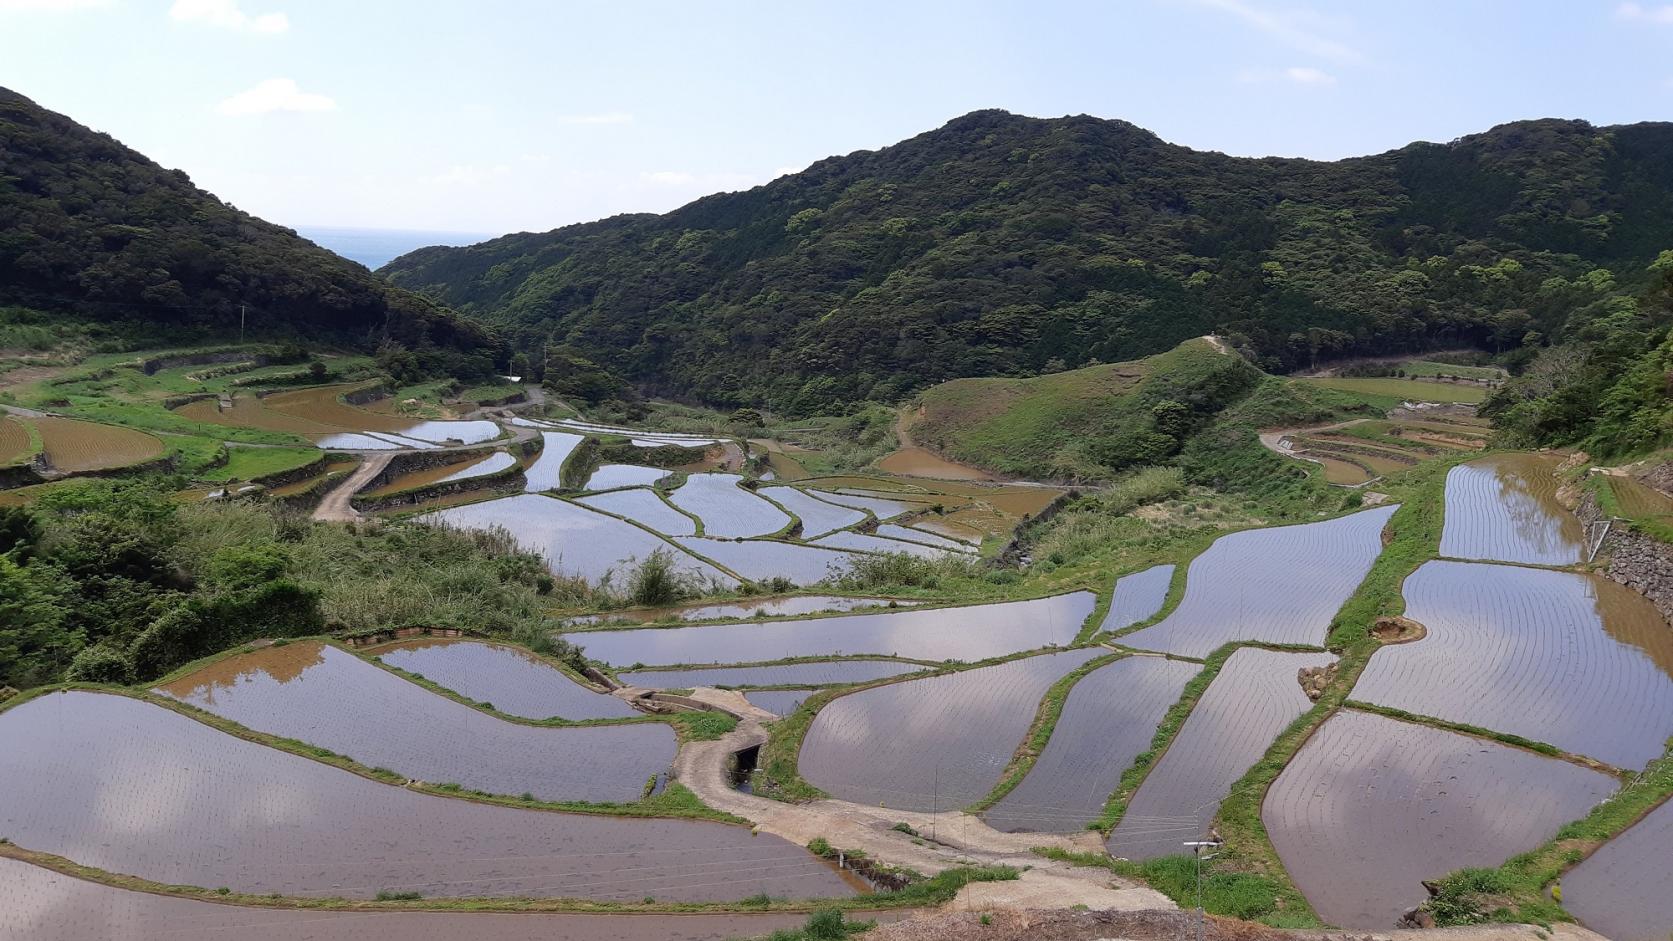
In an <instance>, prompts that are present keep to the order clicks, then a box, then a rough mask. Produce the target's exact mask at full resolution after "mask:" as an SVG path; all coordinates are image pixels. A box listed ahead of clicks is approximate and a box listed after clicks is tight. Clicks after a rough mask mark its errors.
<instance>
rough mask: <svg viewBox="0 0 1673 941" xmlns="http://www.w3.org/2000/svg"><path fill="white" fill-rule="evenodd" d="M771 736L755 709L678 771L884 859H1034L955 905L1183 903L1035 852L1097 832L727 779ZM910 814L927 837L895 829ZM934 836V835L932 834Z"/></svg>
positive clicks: (930, 867) (1088, 846)
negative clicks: (782, 798)
mask: <svg viewBox="0 0 1673 941" xmlns="http://www.w3.org/2000/svg"><path fill="white" fill-rule="evenodd" d="M766 741H767V731H766V728H765V727H763V726H762V724H761V721H760V720H759V719H757V718H755V717H754V716H745V717H744V718H743V719H742V721H740V722H739V723H738V727H737V728H736V729H734V730H733V731H732V732H730V733H728V734H727V735H725V736H724V737H722V738H720V739H718V740H716V741H712V742H688V743H687V744H686V745H685V746H684V747H682V748H681V749H680V752H679V755H678V756H677V757H676V758H675V759H674V777H675V778H676V779H677V780H678V781H679V782H680V783H681V784H683V785H685V786H686V787H687V788H689V789H691V791H692V792H693V793H695V794H696V795H697V796H698V798H699V799H701V800H702V801H703V803H705V804H707V805H708V806H710V807H713V808H714V809H716V810H721V811H725V812H726V813H730V814H735V815H737V816H739V817H742V818H744V819H746V820H748V821H750V822H751V823H753V824H754V825H755V829H756V830H758V831H765V832H767V833H771V834H774V835H776V836H781V837H783V838H785V839H787V840H789V841H791V842H792V843H796V844H799V845H803V846H805V845H807V843H808V842H809V841H811V840H812V839H813V838H814V837H824V838H825V839H826V840H828V841H830V843H831V845H832V846H836V847H841V848H842V849H845V850H847V849H857V850H864V851H865V853H866V854H867V855H868V856H869V857H871V858H872V859H875V860H877V861H879V862H882V863H886V864H889V865H893V866H903V867H906V868H909V869H914V870H917V871H918V872H921V873H924V874H925V875H934V874H935V873H938V872H941V871H942V870H945V869H949V868H952V867H954V866H961V865H1011V866H1015V867H1017V868H1018V869H1023V868H1024V867H1031V868H1028V869H1027V870H1026V871H1024V872H1023V873H1022V877H1021V878H1020V879H1018V880H1017V881H1015V882H1004V883H992V884H988V883H973V884H972V885H970V886H966V887H965V890H964V891H962V892H961V893H960V894H959V897H958V899H956V900H955V901H954V902H953V903H950V904H952V905H956V906H959V907H963V906H965V905H975V906H977V907H984V906H986V907H993V908H1068V907H1071V906H1074V905H1086V906H1088V907H1089V908H1096V909H1119V910H1124V911H1140V910H1146V909H1159V908H1160V909H1172V908H1177V907H1178V906H1176V905H1175V904H1174V903H1173V900H1171V899H1169V898H1168V897H1167V896H1165V895H1163V894H1162V893H1160V892H1157V891H1155V890H1153V889H1149V888H1146V887H1143V886H1139V885H1135V884H1134V883H1131V882H1128V881H1125V880H1122V879H1119V878H1116V877H1114V876H1112V875H1111V874H1110V873H1109V872H1108V871H1107V870H1103V869H1093V868H1086V867H1075V866H1070V865H1068V864H1065V863H1059V862H1056V861H1053V860H1049V859H1045V858H1043V857H1040V856H1036V855H1034V853H1033V852H1032V848H1033V847H1036V846H1053V847H1059V848H1062V849H1066V850H1071V851H1076V852H1093V853H1095V852H1100V851H1102V849H1103V844H1102V841H1101V839H1100V837H1099V836H1098V834H1096V833H1093V832H1090V831H1088V832H1086V833H1082V834H1075V835H1050V834H1042V833H1001V832H999V831H998V830H995V829H993V828H992V827H990V826H988V825H987V824H986V823H984V822H983V821H982V820H981V819H979V818H977V817H973V816H970V815H969V814H965V813H961V812H959V811H950V812H945V813H922V812H913V811H906V810H891V809H887V808H880V807H868V806H866V805H863V804H855V803H850V802H848V801H840V800H830V799H826V800H818V801H812V802H809V803H806V804H786V803H781V802H779V801H774V800H768V799H767V798H764V797H756V796H755V795H753V794H745V793H743V792H741V791H738V790H735V789H734V788H733V787H732V786H731V783H730V781H729V780H728V767H729V764H730V761H731V756H732V755H733V754H734V753H736V752H739V751H742V750H743V749H746V748H749V747H751V746H757V745H761V744H763V743H765V742H766ZM897 823H906V824H909V825H911V827H912V828H913V829H914V830H916V831H918V833H919V834H920V835H921V838H920V839H918V840H914V839H912V838H911V837H910V836H909V835H907V834H905V833H901V832H899V831H896V830H893V829H891V827H893V826H894V825H895V824H897ZM932 835H933V837H932Z"/></svg>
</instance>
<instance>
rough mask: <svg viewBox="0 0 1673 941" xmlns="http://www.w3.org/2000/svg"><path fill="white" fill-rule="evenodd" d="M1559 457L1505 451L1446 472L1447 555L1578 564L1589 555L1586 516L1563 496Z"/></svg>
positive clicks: (1443, 549) (1443, 538)
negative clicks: (1565, 504) (1582, 520)
mask: <svg viewBox="0 0 1673 941" xmlns="http://www.w3.org/2000/svg"><path fill="white" fill-rule="evenodd" d="M1556 466H1557V462H1556V461H1555V460H1554V459H1552V458H1550V457H1544V456H1541V455H1537V454H1500V455H1495V456H1493V457H1489V458H1483V459H1482V460H1480V461H1472V462H1471V463H1469V464H1460V465H1458V466H1457V467H1454V468H1453V469H1452V470H1451V471H1449V472H1448V473H1447V475H1446V522H1445V525H1444V527H1443V528H1442V530H1441V555H1443V556H1447V557H1448V558H1453V559H1486V560H1490V561H1495V562H1523V563H1527V564H1529V565H1572V564H1573V563H1575V562H1579V561H1581V559H1583V558H1584V557H1585V534H1584V533H1583V532H1582V527H1581V525H1580V520H1579V519H1578V518H1576V517H1575V515H1574V514H1573V513H1570V512H1569V511H1568V510H1567V509H1565V508H1564V507H1563V505H1562V504H1561V503H1559V502H1558V501H1557V480H1556V478H1555V477H1553V476H1552V473H1551V472H1552V471H1553V470H1554V469H1555V468H1556Z"/></svg>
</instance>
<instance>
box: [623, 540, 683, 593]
mask: <svg viewBox="0 0 1673 941" xmlns="http://www.w3.org/2000/svg"><path fill="white" fill-rule="evenodd" d="M627 593H628V597H629V598H630V599H632V601H633V603H634V604H641V605H667V604H673V603H674V602H676V601H679V600H680V599H681V598H683V597H685V596H686V594H687V593H688V589H687V586H686V585H685V581H684V579H683V578H681V576H680V573H679V572H678V571H676V570H675V568H674V556H673V554H672V553H670V552H668V551H667V550H665V549H658V550H656V551H655V552H652V553H651V554H650V555H649V556H646V557H645V559H644V561H642V562H640V563H639V564H638V565H636V566H634V567H633V569H632V571H630V572H629V573H628V577H627Z"/></svg>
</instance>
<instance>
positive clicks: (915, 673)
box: [599, 618, 1068, 693]
mask: <svg viewBox="0 0 1673 941" xmlns="http://www.w3.org/2000/svg"><path fill="white" fill-rule="evenodd" d="M765 620H766V618H761V619H760V621H756V620H751V619H745V620H742V621H737V622H726V623H738V624H757V623H761V621H765ZM792 620H795V619H792ZM717 623H719V622H714V621H702V622H698V624H695V625H693V626H713V625H715V624H717ZM638 626H639V627H645V626H646V625H643V624H641V625H638ZM1057 649H1059V650H1066V649H1068V648H1063V647H1060V648H1057ZM850 660H857V661H861V662H868V663H871V662H876V661H879V660H885V661H888V662H889V663H902V664H909V665H911V666H915V667H918V669H917V670H909V671H907V672H906V673H900V674H896V676H890V677H884V679H896V678H897V677H898V678H902V679H923V678H925V677H927V676H929V675H930V674H931V673H933V672H934V671H936V670H940V669H942V668H943V667H945V666H946V665H947V664H946V663H945V662H940V661H934V660H913V659H911V658H910V657H885V656H879V655H876V654H853V655H851V656H843V657H788V658H786V659H784V660H757V661H754V662H751V663H678V664H675V665H673V666H666V667H664V666H659V667H646V668H645V671H646V672H649V671H651V670H655V671H656V672H658V673H664V672H666V673H673V672H675V671H680V670H685V671H693V670H714V671H715V672H717V673H718V672H721V671H724V670H731V669H742V668H746V667H787V666H794V665H796V664H798V663H845V662H848V661H850ZM621 669H622V670H626V672H628V673H634V672H637V671H635V670H632V669H629V668H627V667H623V668H621ZM599 671H600V672H602V673H605V674H607V675H609V676H610V678H611V679H613V680H615V681H616V682H617V683H620V684H621V685H622V686H624V687H625V686H639V687H640V688H641V689H668V688H677V687H661V686H649V687H647V686H642V685H641V684H637V683H628V682H625V681H623V680H622V679H621V675H620V671H618V670H617V668H615V667H613V666H610V665H609V664H605V665H604V666H602V667H600V668H599ZM867 682H869V681H867ZM854 685H856V684H854V683H770V684H766V685H755V684H732V685H720V686H714V687H711V688H712V689H734V690H748V691H750V692H752V693H753V692H768V691H771V690H787V689H789V690H812V691H814V692H820V691H822V690H827V689H847V688H848V687H850V686H854Z"/></svg>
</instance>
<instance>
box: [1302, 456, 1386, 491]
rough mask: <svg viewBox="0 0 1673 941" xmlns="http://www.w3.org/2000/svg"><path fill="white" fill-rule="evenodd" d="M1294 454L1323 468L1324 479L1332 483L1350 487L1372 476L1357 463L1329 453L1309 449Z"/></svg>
mask: <svg viewBox="0 0 1673 941" xmlns="http://www.w3.org/2000/svg"><path fill="white" fill-rule="evenodd" d="M1296 456H1297V457H1299V458H1301V459H1302V460H1304V461H1307V462H1308V463H1310V464H1317V465H1319V466H1320V467H1322V468H1324V479H1325V480H1326V481H1329V482H1330V483H1333V484H1342V485H1344V486H1348V487H1351V486H1354V485H1355V484H1362V483H1365V482H1366V481H1368V480H1370V479H1371V476H1372V475H1371V473H1370V472H1369V471H1367V470H1366V469H1365V468H1363V467H1360V466H1359V465H1358V464H1355V463H1353V462H1351V461H1347V460H1343V459H1342V458H1339V457H1332V456H1331V455H1329V454H1321V453H1319V452H1317V451H1309V452H1307V453H1305V454H1301V453H1298V454H1297V455H1296Z"/></svg>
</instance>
